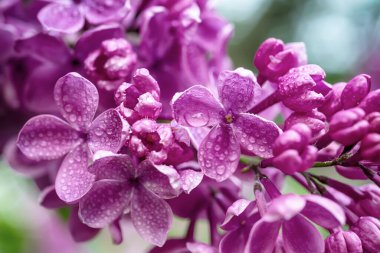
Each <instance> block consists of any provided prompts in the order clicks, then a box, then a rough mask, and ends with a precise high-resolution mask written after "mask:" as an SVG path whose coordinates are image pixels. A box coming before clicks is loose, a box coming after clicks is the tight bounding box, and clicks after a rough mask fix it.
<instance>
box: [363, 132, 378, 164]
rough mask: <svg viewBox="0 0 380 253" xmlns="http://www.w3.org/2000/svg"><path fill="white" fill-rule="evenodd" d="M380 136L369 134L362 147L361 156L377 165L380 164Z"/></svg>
mask: <svg viewBox="0 0 380 253" xmlns="http://www.w3.org/2000/svg"><path fill="white" fill-rule="evenodd" d="M379 152H380V134H378V133H369V134H367V135H366V136H365V137H364V138H363V140H362V141H361V145H360V155H361V157H362V158H363V159H365V160H369V161H372V162H375V163H378V162H380V157H379Z"/></svg>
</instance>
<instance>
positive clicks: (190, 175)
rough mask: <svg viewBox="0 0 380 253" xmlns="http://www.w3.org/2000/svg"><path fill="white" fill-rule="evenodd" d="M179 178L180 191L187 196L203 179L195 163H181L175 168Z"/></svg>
mask: <svg viewBox="0 0 380 253" xmlns="http://www.w3.org/2000/svg"><path fill="white" fill-rule="evenodd" d="M176 169H177V171H178V173H179V175H180V178H181V184H182V190H183V191H184V192H186V193H187V194H189V193H190V192H191V191H192V190H194V189H195V188H196V187H197V186H198V185H199V184H200V183H201V182H202V179H203V172H202V171H201V168H200V167H199V164H198V163H197V162H195V161H189V162H185V163H181V164H179V165H177V166H176Z"/></svg>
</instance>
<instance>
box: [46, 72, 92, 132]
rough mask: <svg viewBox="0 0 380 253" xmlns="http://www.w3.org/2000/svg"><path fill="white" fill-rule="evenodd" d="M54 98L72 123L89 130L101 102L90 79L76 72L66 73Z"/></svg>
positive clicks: (75, 126) (83, 129)
mask: <svg viewBox="0 0 380 253" xmlns="http://www.w3.org/2000/svg"><path fill="white" fill-rule="evenodd" d="M54 100H55V102H56V103H57V106H58V107H59V110H60V112H61V114H62V116H63V117H64V118H65V119H66V120H67V121H68V122H69V123H70V125H72V126H73V127H74V128H75V129H77V130H81V131H84V132H87V130H88V128H89V126H90V124H91V121H92V119H93V118H94V115H95V112H96V109H97V108H98V103H99V94H98V91H97V89H96V87H95V86H94V85H93V84H92V83H91V82H90V81H88V80H87V79H86V78H84V77H82V76H81V75H79V74H78V73H75V72H71V73H68V74H66V75H65V76H63V77H61V78H60V79H58V81H57V83H56V85H55V88H54Z"/></svg>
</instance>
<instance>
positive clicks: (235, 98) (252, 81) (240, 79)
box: [218, 68, 256, 113]
mask: <svg viewBox="0 0 380 253" xmlns="http://www.w3.org/2000/svg"><path fill="white" fill-rule="evenodd" d="M255 85H256V78H255V76H254V75H253V73H252V72H251V71H250V70H247V69H244V68H238V69H236V70H234V71H228V70H226V71H223V72H222V73H221V74H220V75H219V79H218V93H219V98H220V101H221V102H222V103H223V105H224V108H225V109H226V111H230V110H231V111H232V112H234V113H240V112H246V111H247V110H248V109H249V108H250V107H251V104H252V102H253V95H254V94H253V92H254V86H255Z"/></svg>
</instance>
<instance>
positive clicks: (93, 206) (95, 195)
mask: <svg viewBox="0 0 380 253" xmlns="http://www.w3.org/2000/svg"><path fill="white" fill-rule="evenodd" d="M131 193H132V188H130V187H129V186H128V184H125V183H124V182H117V181H113V180H100V181H97V182H95V183H94V186H93V187H92V188H91V190H90V191H89V192H88V193H87V194H86V196H84V197H83V198H82V199H81V200H80V202H79V217H80V219H81V220H82V222H83V223H84V224H86V225H88V226H90V227H92V228H103V227H105V226H107V225H109V224H111V223H112V222H113V221H115V220H116V219H117V218H118V217H119V216H120V215H122V214H123V212H124V210H125V209H126V208H127V206H128V204H129V203H130V200H131Z"/></svg>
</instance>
